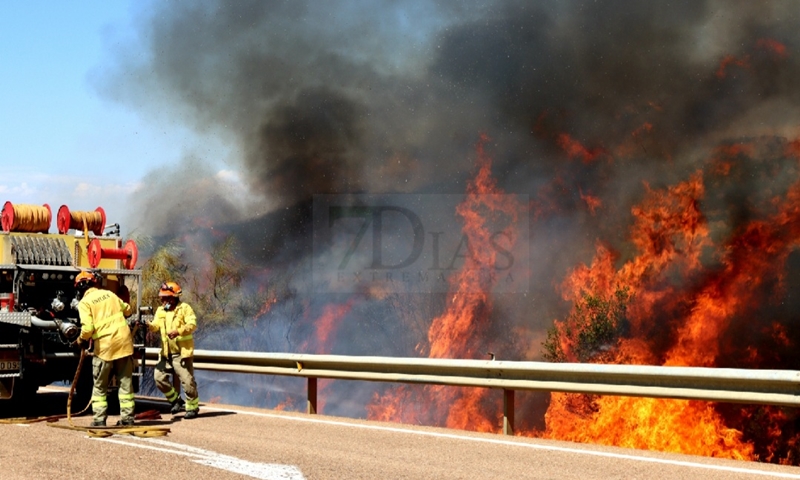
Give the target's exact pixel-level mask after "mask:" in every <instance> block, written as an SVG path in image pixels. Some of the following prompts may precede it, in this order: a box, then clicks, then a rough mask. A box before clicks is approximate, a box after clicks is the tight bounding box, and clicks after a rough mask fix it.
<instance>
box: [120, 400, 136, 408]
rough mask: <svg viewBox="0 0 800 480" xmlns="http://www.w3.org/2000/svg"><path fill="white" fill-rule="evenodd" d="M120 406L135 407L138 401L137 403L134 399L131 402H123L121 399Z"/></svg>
mask: <svg viewBox="0 0 800 480" xmlns="http://www.w3.org/2000/svg"><path fill="white" fill-rule="evenodd" d="M119 406H120V408H125V407H135V406H136V403H135V402H132V401H131V402H123V401H122V400H120V401H119Z"/></svg>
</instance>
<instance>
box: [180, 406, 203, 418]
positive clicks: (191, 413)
mask: <svg viewBox="0 0 800 480" xmlns="http://www.w3.org/2000/svg"><path fill="white" fill-rule="evenodd" d="M199 413H200V409H199V408H198V409H196V410H189V411H187V412H186V415H184V416H183V419H184V420H191V419H193V418H197V415H198V414H199Z"/></svg>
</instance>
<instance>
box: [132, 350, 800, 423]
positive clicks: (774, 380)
mask: <svg viewBox="0 0 800 480" xmlns="http://www.w3.org/2000/svg"><path fill="white" fill-rule="evenodd" d="M158 352H159V349H157V348H148V349H147V352H146V364H147V365H148V366H154V365H155V363H156V359H157V358H158ZM194 368H195V369H198V370H212V371H221V372H233V373H249V374H268V375H289V376H295V377H306V378H308V405H307V412H308V413H316V411H317V378H331V379H345V380H366V381H380V382H394V383H421V384H434V385H451V386H461V387H483V388H498V389H503V392H504V396H503V399H504V402H503V410H504V411H503V415H504V421H503V433H506V434H513V425H514V391H515V390H538V391H556V392H572V393H586V394H597V395H619V396H632V397H649V398H673V399H685V400H706V401H714V402H731V403H745V404H764V405H781V406H790V407H798V406H800V371H794V370H746V369H730V368H701V367H659V366H648V365H600V364H586V363H546V362H509V361H496V360H451V359H439V358H397V357H357V356H346V355H308V354H292V353H260V352H233V351H219V350H195V352H194Z"/></svg>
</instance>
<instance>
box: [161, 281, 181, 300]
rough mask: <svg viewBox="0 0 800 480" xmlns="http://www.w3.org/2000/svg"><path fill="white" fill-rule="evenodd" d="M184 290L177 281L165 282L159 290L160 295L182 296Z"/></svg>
mask: <svg viewBox="0 0 800 480" xmlns="http://www.w3.org/2000/svg"><path fill="white" fill-rule="evenodd" d="M182 292H183V290H181V286H180V285H178V284H177V283H175V282H164V283H162V284H161V289H160V290H159V291H158V296H159V297H180V296H181V293H182Z"/></svg>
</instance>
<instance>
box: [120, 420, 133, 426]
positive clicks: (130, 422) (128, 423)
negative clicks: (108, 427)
mask: <svg viewBox="0 0 800 480" xmlns="http://www.w3.org/2000/svg"><path fill="white" fill-rule="evenodd" d="M131 425H133V419H132V418H125V419H122V420H117V426H118V427H130V426H131Z"/></svg>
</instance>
